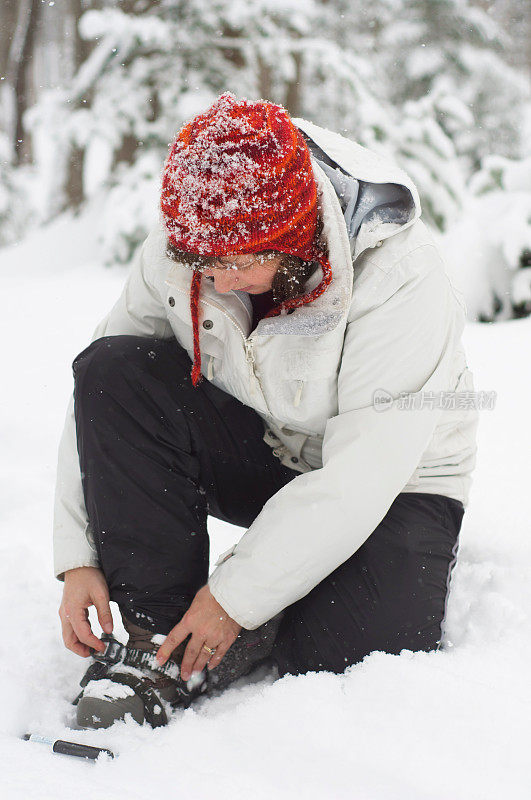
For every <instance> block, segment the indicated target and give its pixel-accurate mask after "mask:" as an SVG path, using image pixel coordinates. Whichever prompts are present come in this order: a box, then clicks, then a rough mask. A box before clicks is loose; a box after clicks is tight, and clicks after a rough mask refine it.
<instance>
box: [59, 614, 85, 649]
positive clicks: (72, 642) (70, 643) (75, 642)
mask: <svg viewBox="0 0 531 800" xmlns="http://www.w3.org/2000/svg"><path fill="white" fill-rule="evenodd" d="M61 630H62V635H63V642H64V645H65V647H66V648H67V650H71V651H72V652H73V653H75V654H76V655H78V656H82V657H83V658H87V657H88V656H89V655H90V649H89V648H88V647H87V645H86V644H82V643H81V642H80V641H79V639H78V638H77V636H76V634H75V631H74V629H73V627H72V625H71V624H70V620H69V619H67V618H66V617H65V618H63V617H61Z"/></svg>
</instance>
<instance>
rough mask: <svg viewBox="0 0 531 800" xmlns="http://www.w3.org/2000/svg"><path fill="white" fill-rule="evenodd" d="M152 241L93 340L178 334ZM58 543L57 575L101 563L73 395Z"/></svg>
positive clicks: (58, 493) (60, 473)
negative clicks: (150, 267)
mask: <svg viewBox="0 0 531 800" xmlns="http://www.w3.org/2000/svg"><path fill="white" fill-rule="evenodd" d="M149 246H150V237H148V239H146V241H145V242H144V244H143V245H142V247H141V248H140V249H139V251H138V253H137V254H136V257H135V259H134V261H133V264H132V267H131V272H130V274H129V277H128V279H127V281H126V284H125V286H124V289H123V291H122V294H121V295H120V297H119V299H118V300H117V302H116V304H115V305H114V307H113V308H112V309H111V311H110V312H109V314H107V316H106V317H105V318H104V319H103V320H102V321H101V322H100V323H99V325H98V326H97V328H96V330H95V331H94V333H93V335H92V339H91V342H93V341H95V340H96V339H99V338H101V337H102V336H117V335H120V334H131V335H136V336H153V337H159V338H169V337H171V336H172V335H173V333H172V329H171V327H170V324H169V322H168V320H167V318H166V314H165V309H164V303H163V301H162V300H161V297H160V293H159V292H158V291H157V289H156V287H155V286H154V285H153V282H152V280H150V278H149V276H148V275H147V272H146V266H145V263H146V259H145V258H144V255H145V251H146V248H147V247H149ZM53 544H54V572H55V575H56V576H57V577H58V578H62V577H63V574H64V572H65V571H66V570H69V569H74V568H75V567H84V566H97V565H98V558H97V554H96V550H95V548H94V545H93V539H92V532H91V530H90V526H89V522H88V518H87V511H86V508H85V501H84V497H83V488H82V484H81V472H80V467H79V458H78V451H77V439H76V424H75V419H74V402H73V396H72V397H71V398H70V401H69V403H68V408H67V413H66V420H65V426H64V429H63V433H62V436H61V440H60V443H59V454H58V463H57V478H56V485H55V504H54V523H53Z"/></svg>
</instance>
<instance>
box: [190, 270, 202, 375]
mask: <svg viewBox="0 0 531 800" xmlns="http://www.w3.org/2000/svg"><path fill="white" fill-rule="evenodd" d="M201 278H202V275H201V273H200V272H194V273H193V275H192V284H191V286H190V314H191V316H192V334H193V340H194V363H193V366H192V371H191V377H192V384H193V386H194V388H195V387H196V386H198V385H199V383H200V382H201V378H202V375H201V348H200V347H199V292H200V290H201Z"/></svg>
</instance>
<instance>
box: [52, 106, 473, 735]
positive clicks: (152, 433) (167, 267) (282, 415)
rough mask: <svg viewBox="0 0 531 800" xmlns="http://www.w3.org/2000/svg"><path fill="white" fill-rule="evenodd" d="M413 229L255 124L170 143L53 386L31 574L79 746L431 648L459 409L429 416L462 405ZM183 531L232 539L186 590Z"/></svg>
mask: <svg viewBox="0 0 531 800" xmlns="http://www.w3.org/2000/svg"><path fill="white" fill-rule="evenodd" d="M419 217H420V207H419V202H418V195H417V191H416V189H415V187H414V185H413V184H412V183H411V181H410V179H409V178H408V177H407V175H405V174H404V173H403V172H402V171H401V170H399V169H398V168H397V167H396V166H395V165H393V164H392V163H388V162H386V161H385V160H384V159H382V158H381V157H379V156H377V155H376V154H375V153H372V152H371V151H369V150H366V149H365V148H363V147H361V146H359V145H357V144H355V143H353V142H351V141H349V140H347V139H345V138H343V137H341V136H339V135H338V134H335V133H332V132H330V131H327V130H324V129H322V128H319V127H317V126H316V125H313V124H311V123H309V122H307V121H304V120H291V119H290V118H289V116H288V114H287V113H286V111H285V110H284V109H283V108H282V107H281V106H278V105H274V104H272V103H269V102H265V101H260V102H249V101H246V100H242V101H238V100H236V98H235V97H234V96H233V95H231V94H229V93H226V94H224V95H222V96H221V97H219V98H218V100H217V101H216V102H215V103H214V104H213V105H212V107H211V108H209V109H208V110H207V111H206V112H205V113H204V114H201V115H198V116H197V117H195V118H194V119H192V120H191V121H190V122H189V123H188V124H186V125H185V126H184V127H183V128H182V130H181V131H180V132H179V134H178V136H177V138H176V139H175V141H174V143H173V145H172V147H171V151H170V154H169V156H168V159H167V161H166V164H165V167H164V173H163V181H162V196H161V222H160V224H159V225H158V226H157V227H156V228H155V229H154V230H153V231H152V232H151V233H150V235H149V236H148V238H147V239H146V241H145V242H144V244H143V246H142V248H141V250H140V252H139V255H138V257H137V259H136V262H135V264H134V265H133V268H132V271H131V274H130V276H129V278H128V280H127V283H126V286H125V288H124V290H123V292H122V295H121V297H120V298H119V299H118V301H117V303H116V305H115V306H114V307H113V308H112V310H111V311H110V313H109V314H108V315H107V317H106V318H105V319H104V320H103V321H102V322H101V323H100V325H99V326H98V327H97V329H96V331H95V332H94V336H93V339H92V342H91V344H90V345H89V346H88V347H87V348H86V349H85V350H83V351H82V352H81V353H80V354H79V355H78V356H77V357H76V358H75V360H74V363H73V370H74V376H75V389H74V397H73V400H72V401H71V403H70V407H69V410H68V414H67V420H66V425H65V430H64V433H63V437H62V440H61V445H60V453H59V468H58V478H57V489H56V513H55V556H56V565H55V566H56V574H57V576H58V577H61V578H62V577H63V576H64V594H63V602H62V604H61V609H60V616H61V622H62V627H63V638H64V642H65V644H66V646H67V647H68V648H69V649H70V650H72V651H73V652H75V653H77V654H78V655H81V656H89V655H90V654H91V653H92V655H93V656H94V661H93V663H92V664H91V666H90V667H89V670H88V672H87V674H86V675H85V677H84V678H83V681H82V686H83V691H82V693H81V695H80V696H79V698H78V701H77V703H78V722H79V724H80V725H84V726H92V727H100V726H106V725H110V724H111V723H112V722H113V721H114V720H115V719H119V718H123V716H124V715H125V714H126V713H128V712H129V713H131V714H132V715H133V717H134V718H135V719H137V720H138V721H139V722H143V721H144V720H147V721H148V722H150V723H151V724H152V725H161V724H164V723H165V722H166V721H167V719H168V713H169V711H170V710H171V708H172V707H175V706H186V705H188V704H189V703H190V702H191V701H192V700H193V699H194V698H195V697H196V696H198V695H199V694H201V693H202V692H204V691H210V690H211V689H220V688H224V687H225V686H227V685H228V684H229V683H230V682H231V681H233V680H234V679H236V678H237V677H239V676H240V675H243V674H245V673H246V672H248V671H249V670H250V669H251V668H252V667H253V666H254V665H256V664H257V663H258V662H260V661H264V659H267V660H268V663H273V664H275V665H276V666H277V668H278V671H279V674H280V675H281V676H282V675H284V674H286V673H292V674H300V673H304V672H307V671H309V670H331V671H333V672H337V673H340V672H342V671H343V670H344V669H345V668H346V667H347V666H349V665H351V664H354V663H356V662H358V661H360V660H361V659H363V658H364V656H366V655H367V654H368V653H370V652H372V651H374V650H383V651H385V652H388V653H399V652H400V651H401V650H402V649H404V648H407V649H410V650H430V649H435V648H437V647H438V646H439V644H440V640H441V626H442V623H443V620H444V614H445V605H446V598H447V593H448V582H449V577H450V572H451V568H452V565H453V563H454V561H455V556H456V552H457V542H458V534H459V529H460V526H461V521H462V516H463V513H464V508H465V506H466V504H467V502H468V493H469V488H470V480H471V478H470V476H471V472H472V470H473V467H474V462H475V452H476V444H475V432H476V425H477V412H476V411H474V410H469V409H467V408H459V407H457V408H455V404H453V405H454V407H453V408H450V410H447V408H443V407H442V404H441V402H440V399H441V397H443V396H446V397H448V396H450V395H452V393H454V392H459V391H461V390H466V391H469V390H471V389H473V382H472V374H471V372H470V371H469V369H468V368H467V364H466V358H465V354H464V350H463V347H462V344H461V341H460V339H461V334H462V330H463V327H464V321H465V311H464V306H463V303H462V300H461V299H460V296H459V295H458V294H457V293H456V292H455V290H454V289H453V287H452V285H451V283H450V282H449V280H448V277H447V275H446V273H445V270H444V266H443V263H442V261H441V258H440V256H439V254H438V252H437V249H436V247H435V245H434V242H433V240H432V238H431V236H430V234H429V232H428V231H427V229H426V227H425V226H424V224H423V223H422V222H421V221H420V219H419ZM447 405H448V404H447ZM449 405H450V406H452V404H451V403H450V404H449ZM208 514H211V515H213V516H215V517H217V518H219V519H222V520H225V521H228V522H230V523H233V524H234V525H239V526H243V527H244V528H246V532H245V533H244V535H243V536H242V537H241V539H240V540H239V542H238V543H237V544H235V545H234V546H233V547H232V548H231V549H230V550H229V551H228V552H227V553H225V554H224V555H223V556H221V558H220V559H219V560H218V562H217V565H216V568H215V569H214V571H213V572H212V574H211V575H210V577H208V562H209V540H208V534H207V516H208ZM109 598H110V599H111V600H115V601H116V602H117V603H118V606H119V608H120V611H121V614H122V617H123V621H124V626H125V628H126V630H127V632H128V633H129V641H128V644H127V646H126V647H123V646H122V645H120V644H118V643H117V642H116V641H115V640H114V639H113V638H112V636H111V635H110V634H111V633H112V618H111V613H110V609H109ZM91 605H94V606H96V609H97V612H98V618H99V621H100V623H101V626H102V628H103V630H104V632H105V634H104V635H103V637H102V639H101V640H100V639H98V638H97V637H96V636H94V635H93V633H92V631H91V628H90V624H89V622H88V616H87V609H88V607H89V606H91Z"/></svg>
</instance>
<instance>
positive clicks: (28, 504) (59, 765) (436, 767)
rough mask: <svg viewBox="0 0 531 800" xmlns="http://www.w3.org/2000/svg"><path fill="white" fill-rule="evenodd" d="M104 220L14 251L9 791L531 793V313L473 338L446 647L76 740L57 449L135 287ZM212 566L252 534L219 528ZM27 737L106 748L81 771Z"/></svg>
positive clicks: (249, 692)
mask: <svg viewBox="0 0 531 800" xmlns="http://www.w3.org/2000/svg"><path fill="white" fill-rule="evenodd" d="M93 231H94V229H93V226H92V224H91V219H90V217H87V216H85V217H84V218H81V219H77V220H72V219H62V220H59V221H57V222H56V223H54V225H53V226H51V227H50V228H49V229H48V230H46V231H40V232H36V233H35V234H33V235H32V236H31V237H30V238H28V239H26V240H25V241H24V242H23V243H22V244H20V245H18V246H15V247H13V248H11V249H9V250H4V251H2V252H1V253H0V280H1V287H2V289H1V297H2V305H1V322H2V334H1V336H2V338H1V341H2V373H3V381H2V394H1V401H2V402H1V405H2V419H1V425H2V427H1V434H0V436H1V442H2V446H1V452H2V456H3V458H2V463H1V469H2V477H1V484H0V485H1V491H2V494H3V498H2V503H1V508H0V520H1V526H2V533H3V536H2V540H1V548H2V549H1V556H2V557H1V561H0V564H1V569H2V574H1V578H0V598H1V604H2V609H3V611H2V620H3V625H2V637H1V640H0V654H1V655H0V670H1V673H0V729H1V733H0V736H1V742H0V753H1V762H2V766H1V768H0V787H2V796H3V797H5V798H9V800H18V798H21V799H22V798H23V800H28V799H29V798H31V799H32V800H33V799H34V800H44V799H46V800H47V799H48V798H50V799H51V798H53V800H63V798H64V800H67V798H68V800H71V798H72V797H74V798H76V800H85V799H87V800H88V798H94V797H97V798H98V800H111V798H112V800H117V798H124V799H127V800H136V799H137V798H138V799H140V798H142V800H150V799H151V798H155V797H157V798H159V797H168V798H169V797H171V798H179V800H181V799H182V800H204V799H205V798H222V799H224V798H230V800H238V798H249V797H251V798H253V800H261V799H262V798H264V800H265V798H267V799H268V800H271V798H274V799H275V800H277V798H278V799H279V800H280V799H282V798H290V800H292V798H304V799H305V800H311V799H312V798H319V800H323V798H326V799H328V798H331V800H336V798H337V799H339V798H341V799H342V798H356V800H395V799H397V800H398V799H399V800H490V798H493V800H494V798H495V799H496V800H499V798H500V797H504V798H508V800H520V798H522V800H523V798H528V797H529V796H530V794H531V791H530V787H531V778H530V771H529V766H528V757H529V746H530V744H531V737H530V727H531V723H530V721H529V720H530V719H531V714H530V712H531V708H530V691H529V686H530V680H529V665H530V664H531V626H530V622H529V609H531V580H530V579H531V554H530V553H531V548H530V543H529V539H530V535H531V517H530V512H529V507H528V501H529V492H530V479H531V469H530V466H529V454H530V453H531V433H530V426H529V403H530V397H531V373H530V370H529V353H530V344H531V319H527V320H519V321H511V322H502V323H497V324H495V325H481V324H469V325H468V327H467V329H466V335H465V346H466V348H467V353H468V360H469V364H470V367H471V369H472V370H473V372H474V375H475V382H476V389H484V390H492V389H494V390H496V391H497V392H498V397H497V404H496V408H495V410H493V411H489V410H484V411H482V412H481V421H480V430H479V454H478V466H477V469H476V473H475V481H474V485H473V488H472V493H471V499H470V505H469V508H468V510H467V512H466V514H465V518H464V523H463V528H462V536H461V543H462V544H461V551H460V558H459V562H458V566H457V568H456V569H455V571H454V579H453V586H452V594H451V601H450V604H449V609H448V620H447V639H448V641H447V646H446V648H445V650H444V651H441V652H438V653H430V654H426V653H421V654H412V653H410V652H404V653H403V654H402V655H401V656H389V655H385V654H383V653H374V654H373V655H371V656H370V657H368V658H367V659H366V660H365V661H364V662H363V663H362V664H359V665H357V666H355V667H353V668H350V669H349V670H347V672H346V674H345V675H342V676H335V675H331V674H309V675H307V676H303V677H298V678H293V677H286V678H284V679H283V680H281V681H276V682H275V681H274V680H273V676H272V675H265V676H263V678H262V680H259V681H257V682H254V683H246V684H243V685H239V686H238V687H235V688H232V689H230V690H229V691H227V692H226V693H225V694H224V695H223V696H220V697H218V698H215V699H210V700H206V701H205V700H203V701H201V702H200V703H199V704H197V705H195V706H194V707H193V708H191V709H189V710H187V711H184V712H179V713H177V714H176V715H175V716H174V718H173V719H172V721H171V723H170V725H169V726H168V727H167V728H163V729H158V730H156V731H153V730H152V729H150V728H149V727H139V726H137V725H136V724H135V723H133V722H128V723H119V724H117V725H115V726H114V727H113V729H112V730H109V731H95V732H80V731H72V730H71V729H70V728H69V724H71V723H72V722H73V718H74V713H73V708H72V706H71V705H70V701H71V699H72V697H73V696H74V695H75V694H76V689H77V683H78V681H79V678H80V677H81V675H82V673H83V672H84V670H85V669H86V666H87V664H86V662H85V661H84V660H81V659H79V658H77V657H76V656H74V655H73V654H72V653H70V652H68V651H67V650H65V649H64V647H63V645H62V642H61V637H60V632H59V619H58V617H57V608H58V605H59V602H60V593H61V585H60V584H59V583H58V582H57V581H55V579H54V578H53V575H52V558H51V527H52V500H53V487H54V476H55V466H56V452H57V443H58V440H59V436H60V432H61V429H62V425H63V417H64V413H65V410H66V405H67V400H68V396H69V394H70V392H71V389H72V380H71V369H70V365H71V362H72V360H73V358H74V356H75V355H76V354H77V353H78V352H79V351H80V350H82V349H83V348H84V347H85V346H86V344H87V343H88V341H89V339H90V337H91V335H92V331H93V330H94V328H95V326H96V324H97V322H99V320H100V319H101V318H102V317H103V316H104V314H105V313H106V312H107V311H108V309H109V308H110V307H111V305H112V303H113V302H114V300H115V299H116V297H117V295H118V293H119V291H120V288H121V286H122V284H123V281H124V279H125V275H126V272H125V270H121V269H114V270H108V269H104V268H102V267H100V266H98V254H97V252H96V250H95V247H94V233H93ZM211 533H212V541H213V548H212V550H213V556H214V557H215V556H216V554H217V553H219V552H220V551H222V550H223V549H225V548H226V547H228V546H230V544H231V543H232V541H233V540H234V539H235V536H236V537H237V535H238V531H235V530H234V529H231V527H230V526H228V525H223V524H222V523H220V522H217V521H215V520H214V523H213V524H212V525H211ZM26 731H33V732H38V733H41V734H44V735H49V736H53V737H56V738H65V739H71V740H75V741H80V742H87V743H92V744H95V745H99V746H106V747H110V748H111V749H113V750H114V751H115V752H116V753H118V754H119V758H117V759H115V760H114V761H113V762H111V761H103V762H98V763H97V764H96V765H92V764H87V763H85V762H82V761H78V760H76V759H73V758H67V757H62V756H55V755H53V754H51V753H50V752H49V751H48V749H47V748H45V747H43V746H41V745H36V744H29V743H26V742H23V741H21V740H20V739H19V738H18V737H20V736H21V735H22V734H24V733H25V732H26Z"/></svg>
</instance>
